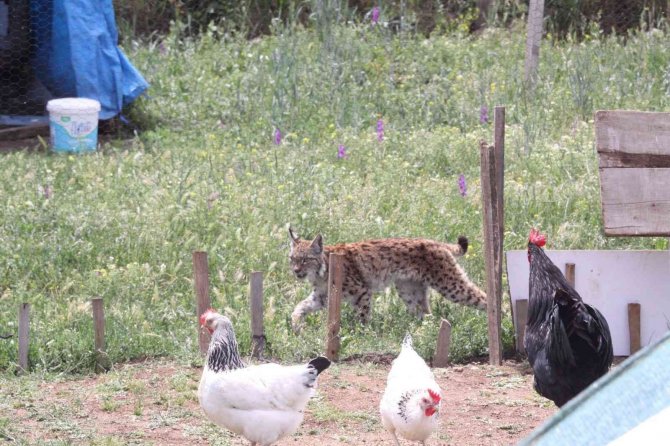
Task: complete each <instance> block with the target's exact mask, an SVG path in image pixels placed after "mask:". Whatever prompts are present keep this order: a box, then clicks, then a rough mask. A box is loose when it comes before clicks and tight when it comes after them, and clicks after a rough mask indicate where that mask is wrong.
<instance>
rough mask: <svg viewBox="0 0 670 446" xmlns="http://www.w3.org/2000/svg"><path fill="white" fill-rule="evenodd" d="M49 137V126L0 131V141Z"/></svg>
mask: <svg viewBox="0 0 670 446" xmlns="http://www.w3.org/2000/svg"><path fill="white" fill-rule="evenodd" d="M36 136H49V124H32V125H24V126H18V127H9V128H5V129H0V141H14V140H17V139H26V138H34V137H36Z"/></svg>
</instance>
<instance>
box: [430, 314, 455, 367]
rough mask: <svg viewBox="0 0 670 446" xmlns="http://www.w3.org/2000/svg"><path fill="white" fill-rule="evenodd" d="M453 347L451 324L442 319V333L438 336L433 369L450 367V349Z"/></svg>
mask: <svg viewBox="0 0 670 446" xmlns="http://www.w3.org/2000/svg"><path fill="white" fill-rule="evenodd" d="M450 346H451V324H450V323H449V321H448V320H446V319H442V322H441V323H440V332H439V333H438V334H437V346H436V347H435V358H434V359H433V367H446V366H448V365H449V347H450Z"/></svg>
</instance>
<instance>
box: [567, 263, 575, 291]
mask: <svg viewBox="0 0 670 446" xmlns="http://www.w3.org/2000/svg"><path fill="white" fill-rule="evenodd" d="M565 280H567V281H568V283H569V284H570V286H571V287H572V288H574V287H575V264H574V263H566V264H565Z"/></svg>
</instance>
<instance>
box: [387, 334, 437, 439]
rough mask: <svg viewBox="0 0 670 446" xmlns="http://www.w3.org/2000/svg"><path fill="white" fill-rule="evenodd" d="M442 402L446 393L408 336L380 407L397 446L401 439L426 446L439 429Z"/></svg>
mask: <svg viewBox="0 0 670 446" xmlns="http://www.w3.org/2000/svg"><path fill="white" fill-rule="evenodd" d="M441 399H442V390H441V389H440V386H439V385H438V384H437V382H435V377H434V376H433V372H432V371H431V370H430V368H429V367H428V366H427V365H426V362H425V361H424V360H423V359H422V358H421V357H420V356H419V355H418V354H417V353H416V351H414V348H413V346H412V337H411V336H410V335H409V334H408V335H407V336H405V339H404V340H403V343H402V349H401V350H400V354H399V355H398V357H397V358H396V359H394V360H393V365H392V366H391V371H390V372H389V374H388V378H387V382H386V390H385V391H384V396H383V397H382V400H381V402H380V404H379V412H380V414H381V419H382V424H383V425H384V427H385V428H386V430H388V431H389V432H390V433H391V435H393V438H394V439H395V442H396V444H397V445H400V443H399V442H398V435H400V436H401V437H403V438H406V439H407V440H411V441H419V442H421V444H424V445H425V444H426V440H427V439H428V437H429V436H430V435H431V434H432V433H433V432H434V431H435V430H436V429H437V426H438V414H439V411H440V404H441Z"/></svg>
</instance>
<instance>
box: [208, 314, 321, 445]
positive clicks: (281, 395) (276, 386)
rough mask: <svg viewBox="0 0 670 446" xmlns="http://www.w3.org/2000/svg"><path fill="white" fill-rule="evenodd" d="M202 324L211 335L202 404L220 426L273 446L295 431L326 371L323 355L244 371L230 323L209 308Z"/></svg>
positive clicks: (254, 440)
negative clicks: (318, 382) (287, 364)
mask: <svg viewBox="0 0 670 446" xmlns="http://www.w3.org/2000/svg"><path fill="white" fill-rule="evenodd" d="M200 324H201V325H202V326H203V327H205V328H206V329H207V330H209V331H210V333H212V340H211V341H210V344H209V350H208V352H207V360H206V362H205V367H204V370H203V372H202V378H201V379H200V386H199V387H198V399H199V400H200V406H201V407H202V410H203V411H204V412H205V414H206V415H207V417H208V418H209V419H210V420H211V421H212V422H214V423H216V424H217V425H219V426H221V427H224V428H226V429H228V430H230V431H231V432H234V433H236V434H238V435H241V436H243V437H245V438H246V439H247V440H249V441H250V442H251V444H252V445H253V446H269V445H271V444H272V443H274V442H276V441H278V440H279V439H280V438H282V437H285V436H287V435H291V434H292V433H294V432H295V431H296V430H297V429H298V427H299V426H300V424H301V423H302V420H303V416H304V409H305V406H307V403H308V402H309V400H310V398H311V397H312V395H313V394H314V388H315V386H316V381H317V376H318V375H319V373H321V372H322V371H323V370H325V369H326V368H328V366H329V365H330V361H329V360H328V359H326V358H324V357H318V358H316V359H313V360H312V361H310V362H309V363H308V364H304V365H296V366H283V365H279V364H262V365H257V366H250V367H245V365H244V364H243V362H242V360H241V358H240V355H239V351H238V347H237V340H236V339H235V332H234V330H233V325H232V323H231V322H230V319H228V318H227V317H225V316H223V315H221V314H219V313H217V312H215V311H213V310H208V311H207V312H205V313H203V314H202V316H200Z"/></svg>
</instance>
